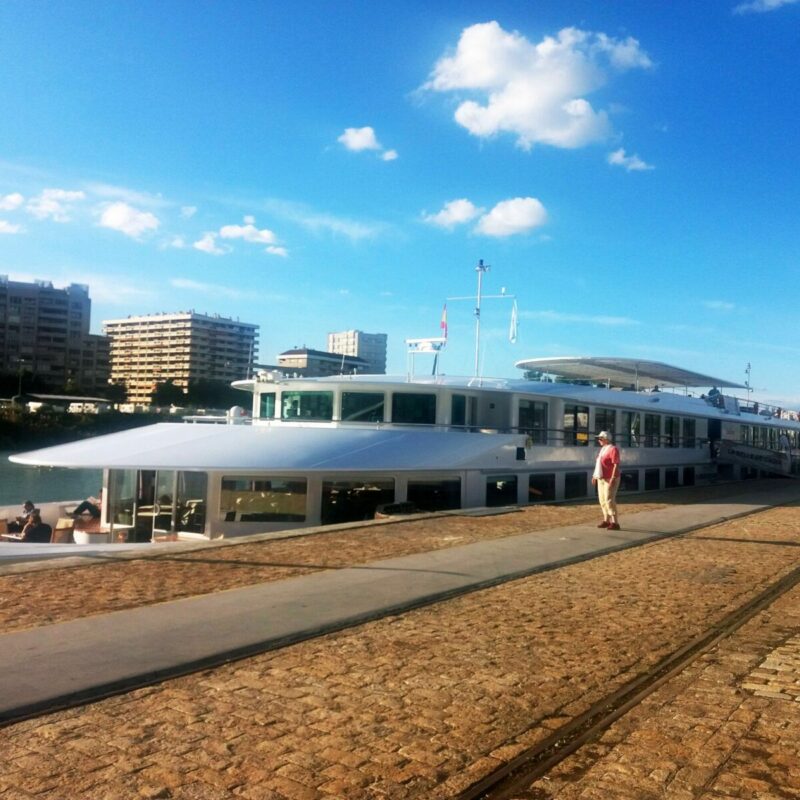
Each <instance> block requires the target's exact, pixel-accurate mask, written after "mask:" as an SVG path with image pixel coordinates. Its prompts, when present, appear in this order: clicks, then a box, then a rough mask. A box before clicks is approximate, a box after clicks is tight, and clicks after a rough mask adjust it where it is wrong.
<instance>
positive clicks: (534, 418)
mask: <svg viewBox="0 0 800 800" xmlns="http://www.w3.org/2000/svg"><path fill="white" fill-rule="evenodd" d="M519 429H520V432H521V433H527V434H528V436H530V438H531V440H532V441H533V443H534V444H547V403H542V402H539V401H537V400H520V401H519Z"/></svg>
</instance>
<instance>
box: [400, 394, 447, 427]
mask: <svg viewBox="0 0 800 800" xmlns="http://www.w3.org/2000/svg"><path fill="white" fill-rule="evenodd" d="M392 422H408V423H414V424H416V425H433V424H434V423H435V422H436V395H435V394H412V393H411V392H395V393H394V394H393V395H392Z"/></svg>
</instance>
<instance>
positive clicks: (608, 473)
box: [592, 431, 619, 531]
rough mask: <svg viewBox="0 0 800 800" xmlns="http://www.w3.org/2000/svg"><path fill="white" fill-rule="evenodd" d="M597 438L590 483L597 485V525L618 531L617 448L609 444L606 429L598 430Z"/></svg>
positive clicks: (609, 436)
mask: <svg viewBox="0 0 800 800" xmlns="http://www.w3.org/2000/svg"><path fill="white" fill-rule="evenodd" d="M597 440H598V441H599V442H600V452H599V453H598V454H597V461H596V462H595V465H594V474H593V475H592V485H593V486H596V487H597V496H598V499H599V500H600V508H601V509H602V510H603V521H602V522H601V523H600V524H599V525H598V526H597V527H598V528H608V529H609V530H610V531H618V530H619V523H618V522H617V489H618V488H619V448H617V446H616V445H613V444H611V434H610V433H609V432H608V431H600V433H598V434H597Z"/></svg>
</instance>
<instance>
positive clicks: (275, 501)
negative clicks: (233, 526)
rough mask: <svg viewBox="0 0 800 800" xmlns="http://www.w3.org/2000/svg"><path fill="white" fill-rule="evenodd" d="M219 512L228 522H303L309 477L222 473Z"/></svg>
mask: <svg viewBox="0 0 800 800" xmlns="http://www.w3.org/2000/svg"><path fill="white" fill-rule="evenodd" d="M219 513H220V517H222V519H224V520H225V521H226V522H303V521H305V518H306V480H305V478H282V477H274V478H263V477H258V476H246V475H245V476H239V475H236V476H226V477H223V479H222V492H221V494H220V501H219Z"/></svg>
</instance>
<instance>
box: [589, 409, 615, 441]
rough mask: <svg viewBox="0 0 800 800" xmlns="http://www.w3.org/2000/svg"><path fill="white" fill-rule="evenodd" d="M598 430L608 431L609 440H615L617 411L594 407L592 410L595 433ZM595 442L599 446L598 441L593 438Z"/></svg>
mask: <svg viewBox="0 0 800 800" xmlns="http://www.w3.org/2000/svg"><path fill="white" fill-rule="evenodd" d="M600 431H608V432H609V433H610V434H611V440H612V441H614V442H616V440H617V437H616V432H617V412H616V411H615V410H614V409H613V408H596V409H595V411H594V432H595V435H597V434H598V433H600ZM595 444H597V446H598V447H599V446H600V442H598V441H597V440H596V439H595Z"/></svg>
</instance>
